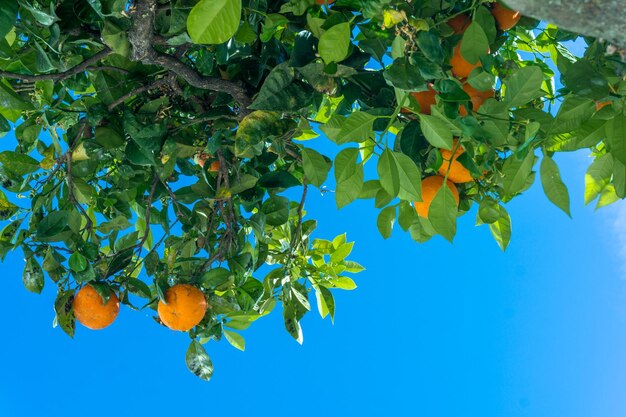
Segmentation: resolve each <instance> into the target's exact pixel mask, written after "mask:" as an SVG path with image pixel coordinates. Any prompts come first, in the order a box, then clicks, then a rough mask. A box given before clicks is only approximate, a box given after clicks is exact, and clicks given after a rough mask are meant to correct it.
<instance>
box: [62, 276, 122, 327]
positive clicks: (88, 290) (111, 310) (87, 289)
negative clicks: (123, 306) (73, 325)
mask: <svg viewBox="0 0 626 417" xmlns="http://www.w3.org/2000/svg"><path fill="white" fill-rule="evenodd" d="M73 304H74V316H75V317H76V320H78V322H79V323H80V324H82V325H83V326H85V327H87V328H88V329H92V330H100V329H104V328H105V327H107V326H109V325H111V323H113V322H114V321H115V319H116V318H117V314H118V313H119V312H120V300H119V299H118V298H117V295H115V293H114V292H113V291H111V294H110V296H109V301H107V302H106V304H105V303H104V302H103V301H102V297H100V294H98V292H97V291H96V290H95V288H94V287H92V286H91V285H85V286H84V287H83V288H81V289H80V290H78V292H77V293H76V296H75V297H74V302H73Z"/></svg>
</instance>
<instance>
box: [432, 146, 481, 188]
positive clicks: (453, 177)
mask: <svg viewBox="0 0 626 417" xmlns="http://www.w3.org/2000/svg"><path fill="white" fill-rule="evenodd" d="M457 142H458V141H457V140H455V141H454V145H453V147H452V149H454V147H455V146H457ZM440 151H441V156H442V157H443V164H441V166H440V167H439V170H438V171H437V172H439V175H441V176H442V177H445V176H446V173H448V180H450V181H452V182H453V183H455V184H462V183H464V182H470V181H474V178H473V177H472V174H470V172H469V171H468V169H467V168H465V167H464V166H463V164H461V163H460V162H459V161H457V158H458V157H459V156H461V155H462V154H463V153H464V152H465V149H463V147H462V146H461V145H459V146H457V148H456V152H455V153H454V157H453V156H452V151H449V150H447V149H440ZM448 167H450V171H449V172H448Z"/></svg>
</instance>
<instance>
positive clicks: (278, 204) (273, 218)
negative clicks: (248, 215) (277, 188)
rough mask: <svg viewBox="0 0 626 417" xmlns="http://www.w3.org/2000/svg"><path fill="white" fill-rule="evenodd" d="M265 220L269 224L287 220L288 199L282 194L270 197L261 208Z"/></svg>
mask: <svg viewBox="0 0 626 417" xmlns="http://www.w3.org/2000/svg"><path fill="white" fill-rule="evenodd" d="M261 211H262V212H263V213H265V221H266V223H267V224H269V225H270V226H275V227H276V226H280V225H283V224H285V223H287V220H289V199H288V198H285V197H282V196H274V197H270V198H269V199H268V200H267V201H265V203H263V206H262V208H261Z"/></svg>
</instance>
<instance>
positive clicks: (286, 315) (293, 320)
mask: <svg viewBox="0 0 626 417" xmlns="http://www.w3.org/2000/svg"><path fill="white" fill-rule="evenodd" d="M283 320H284V322H285V329H287V332H288V333H289V334H290V335H291V337H293V338H294V339H296V341H297V342H298V343H300V344H302V342H303V340H304V336H303V334H302V326H300V322H299V321H298V317H297V312H296V310H295V309H294V308H293V307H292V306H285V308H284V309H283Z"/></svg>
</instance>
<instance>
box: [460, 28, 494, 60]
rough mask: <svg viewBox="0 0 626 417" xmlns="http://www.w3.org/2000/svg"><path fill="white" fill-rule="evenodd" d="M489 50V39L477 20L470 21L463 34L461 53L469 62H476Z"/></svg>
mask: <svg viewBox="0 0 626 417" xmlns="http://www.w3.org/2000/svg"><path fill="white" fill-rule="evenodd" d="M487 51H489V40H488V39H487V35H486V34H485V31H484V30H483V28H482V27H481V26H480V25H479V24H478V22H472V23H471V24H470V25H469V27H468V28H467V29H466V30H465V33H464V34H463V40H462V41H461V55H462V56H463V58H464V59H465V60H466V61H467V62H469V63H470V64H475V63H477V62H478V60H479V59H480V57H481V56H483V55H486V54H487Z"/></svg>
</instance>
